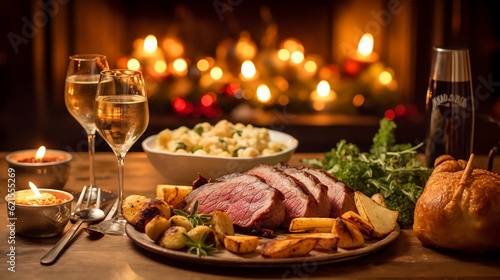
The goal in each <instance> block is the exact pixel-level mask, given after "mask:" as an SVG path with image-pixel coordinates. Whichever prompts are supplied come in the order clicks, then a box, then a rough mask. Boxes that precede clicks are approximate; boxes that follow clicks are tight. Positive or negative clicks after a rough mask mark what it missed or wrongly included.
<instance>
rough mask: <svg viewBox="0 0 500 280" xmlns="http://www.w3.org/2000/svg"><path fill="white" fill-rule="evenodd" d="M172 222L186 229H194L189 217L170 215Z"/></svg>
mask: <svg viewBox="0 0 500 280" xmlns="http://www.w3.org/2000/svg"><path fill="white" fill-rule="evenodd" d="M169 221H170V224H171V225H173V226H180V227H183V228H185V229H186V231H190V230H192V229H193V224H192V223H191V221H189V219H188V218H186V217H184V216H179V215H173V216H172V217H170V220H169Z"/></svg>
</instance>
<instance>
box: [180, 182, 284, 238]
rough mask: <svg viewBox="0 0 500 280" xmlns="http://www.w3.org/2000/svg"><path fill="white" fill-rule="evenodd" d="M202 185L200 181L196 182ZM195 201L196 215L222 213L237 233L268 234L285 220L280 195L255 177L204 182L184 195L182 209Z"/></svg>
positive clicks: (188, 207) (190, 205)
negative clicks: (184, 199)
mask: <svg viewBox="0 0 500 280" xmlns="http://www.w3.org/2000/svg"><path fill="white" fill-rule="evenodd" d="M197 181H198V182H203V179H200V180H197ZM196 201H198V213H213V212H214V211H215V210H222V211H225V212H226V213H227V214H228V216H229V218H230V219H231V221H232V222H233V224H234V226H235V227H236V228H237V229H239V230H240V231H243V232H247V233H254V234H262V235H270V234H271V232H270V231H269V230H273V229H276V228H277V227H278V226H279V225H280V224H281V223H282V222H283V220H284V219H285V205H284V203H283V195H282V194H281V193H280V192H279V191H278V190H276V189H275V188H273V187H271V186H269V185H268V184H266V183H265V182H264V181H263V180H262V179H260V178H259V177H256V176H253V175H250V174H238V173H236V174H230V175H226V176H222V177H220V178H217V179H215V180H214V181H207V180H205V184H200V183H198V186H197V187H196V188H195V189H194V190H193V191H192V192H191V193H190V194H189V195H187V196H186V210H187V211H191V209H192V207H193V205H194V203H195V202H196Z"/></svg>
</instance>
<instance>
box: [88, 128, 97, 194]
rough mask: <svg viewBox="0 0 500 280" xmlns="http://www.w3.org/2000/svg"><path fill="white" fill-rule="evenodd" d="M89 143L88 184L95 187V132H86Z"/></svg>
mask: <svg viewBox="0 0 500 280" xmlns="http://www.w3.org/2000/svg"><path fill="white" fill-rule="evenodd" d="M87 140H88V143H89V183H90V186H92V187H95V186H96V181H95V171H94V154H95V132H94V133H88V134H87Z"/></svg>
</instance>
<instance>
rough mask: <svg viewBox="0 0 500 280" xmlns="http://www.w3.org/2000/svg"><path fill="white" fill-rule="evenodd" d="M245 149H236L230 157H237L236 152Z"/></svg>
mask: <svg viewBox="0 0 500 280" xmlns="http://www.w3.org/2000/svg"><path fill="white" fill-rule="evenodd" d="M246 148H247V147H245V146H242V147H238V148H237V149H236V150H234V151H233V154H232V155H231V156H232V157H238V151H240V150H245V149H246Z"/></svg>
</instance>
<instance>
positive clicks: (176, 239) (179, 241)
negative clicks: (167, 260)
mask: <svg viewBox="0 0 500 280" xmlns="http://www.w3.org/2000/svg"><path fill="white" fill-rule="evenodd" d="M182 233H187V231H186V229H185V228H183V227H178V226H173V227H169V228H168V229H167V230H166V231H165V232H163V234H162V235H161V236H160V238H159V239H158V245H160V246H161V247H164V248H167V249H173V250H179V249H182V248H184V247H185V246H186V238H185V237H184V235H182Z"/></svg>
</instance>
